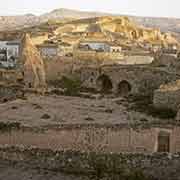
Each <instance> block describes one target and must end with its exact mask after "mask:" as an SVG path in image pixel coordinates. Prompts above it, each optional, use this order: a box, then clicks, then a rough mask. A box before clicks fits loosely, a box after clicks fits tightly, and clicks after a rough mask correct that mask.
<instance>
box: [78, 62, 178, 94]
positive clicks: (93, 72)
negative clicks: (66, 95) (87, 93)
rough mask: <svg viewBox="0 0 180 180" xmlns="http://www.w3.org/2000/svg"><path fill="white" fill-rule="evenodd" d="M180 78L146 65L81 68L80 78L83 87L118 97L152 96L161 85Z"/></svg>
mask: <svg viewBox="0 0 180 180" xmlns="http://www.w3.org/2000/svg"><path fill="white" fill-rule="evenodd" d="M179 77H180V76H178V75H177V74H175V73H168V72H167V71H165V70H161V69H159V68H155V67H149V66H148V65H144V66H143V65H133V66H132V65H107V66H101V67H100V68H93V67H92V68H90V67H87V68H85V67H84V68H82V69H81V70H80V78H81V80H82V82H83V85H84V86H85V87H89V88H94V89H96V90H98V91H101V92H110V93H116V94H119V95H123V96H124V95H128V94H134V95H142V96H153V92H154V90H156V89H158V88H159V87H160V85H161V84H165V83H168V82H171V81H173V80H177V79H178V78H179Z"/></svg>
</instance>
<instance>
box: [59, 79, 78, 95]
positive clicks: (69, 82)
mask: <svg viewBox="0 0 180 180" xmlns="http://www.w3.org/2000/svg"><path fill="white" fill-rule="evenodd" d="M60 84H61V86H62V88H64V89H65V92H64V93H65V95H68V96H75V95H78V94H79V91H80V89H81V81H80V80H79V79H70V78H67V77H65V76H63V77H62V79H61V81H60Z"/></svg>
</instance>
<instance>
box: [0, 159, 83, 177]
mask: <svg viewBox="0 0 180 180" xmlns="http://www.w3.org/2000/svg"><path fill="white" fill-rule="evenodd" d="M0 180H86V177H83V176H81V177H77V176H73V175H66V174H62V173H60V172H56V171H48V170H43V169H31V168H29V167H27V166H26V165H13V164H10V163H8V162H5V161H1V163H0Z"/></svg>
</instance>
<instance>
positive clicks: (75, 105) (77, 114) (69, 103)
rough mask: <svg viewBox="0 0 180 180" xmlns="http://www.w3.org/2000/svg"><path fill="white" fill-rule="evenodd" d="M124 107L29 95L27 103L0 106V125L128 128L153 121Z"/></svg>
mask: <svg viewBox="0 0 180 180" xmlns="http://www.w3.org/2000/svg"><path fill="white" fill-rule="evenodd" d="M117 102H118V103H117ZM126 103H127V102H126V101H125V100H124V99H122V98H118V99H117V98H116V99H113V98H102V99H87V98H81V97H68V96H54V95H51V96H38V95H29V96H28V97H27V100H22V99H17V100H15V101H10V102H7V103H4V104H0V122H19V123H21V124H22V125H23V126H28V127H32V126H33V127H34V126H36V127H41V126H48V125H60V124H93V123H96V124H129V123H134V122H138V121H140V120H141V119H146V120H148V121H151V120H154V118H152V117H150V116H147V115H146V114H143V113H140V112H136V111H127V108H126V106H125V104H126Z"/></svg>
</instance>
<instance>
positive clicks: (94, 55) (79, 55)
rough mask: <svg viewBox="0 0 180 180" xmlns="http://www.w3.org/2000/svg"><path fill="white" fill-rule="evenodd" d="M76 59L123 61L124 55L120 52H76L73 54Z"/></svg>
mask: <svg viewBox="0 0 180 180" xmlns="http://www.w3.org/2000/svg"><path fill="white" fill-rule="evenodd" d="M73 56H74V59H80V60H90V59H92V60H94V59H96V60H99V61H102V62H103V61H105V60H121V59H123V57H124V56H123V54H122V53H121V52H120V53H119V52H95V51H82V50H76V51H74V52H73Z"/></svg>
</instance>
